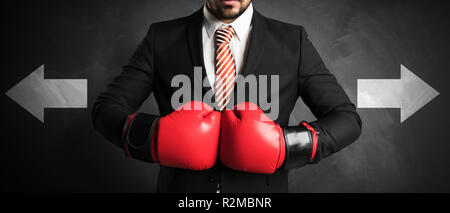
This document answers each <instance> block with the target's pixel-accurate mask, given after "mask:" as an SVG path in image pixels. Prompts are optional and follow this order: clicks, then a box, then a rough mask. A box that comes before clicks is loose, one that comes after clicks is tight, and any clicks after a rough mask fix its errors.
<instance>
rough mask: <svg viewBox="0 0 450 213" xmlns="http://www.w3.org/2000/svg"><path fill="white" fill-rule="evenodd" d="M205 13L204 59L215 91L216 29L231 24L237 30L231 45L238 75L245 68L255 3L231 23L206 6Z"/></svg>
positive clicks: (203, 33)
mask: <svg viewBox="0 0 450 213" xmlns="http://www.w3.org/2000/svg"><path fill="white" fill-rule="evenodd" d="M203 15H204V21H203V29H202V37H203V59H204V63H205V69H206V74H207V76H208V80H209V83H210V85H211V86H212V88H213V91H215V88H214V84H215V82H216V65H215V64H216V54H215V52H216V37H215V33H216V30H217V29H221V28H223V27H227V26H229V25H231V26H232V27H233V29H234V31H235V32H236V34H235V35H234V36H233V38H232V39H231V44H230V45H231V53H232V54H233V58H234V60H235V64H236V72H237V73H236V75H237V74H239V73H241V72H242V69H243V68H244V64H245V59H246V56H247V50H248V46H249V43H250V42H249V41H250V35H251V31H252V25H251V22H252V18H253V5H252V4H251V3H250V6H249V7H248V8H247V10H246V11H245V12H244V13H243V14H242V15H241V16H239V17H238V18H237V19H236V20H234V21H233V22H232V23H230V24H225V23H223V22H221V21H219V20H218V19H217V18H216V17H215V16H214V15H213V14H212V13H211V12H209V10H208V9H207V8H206V6H204V7H203Z"/></svg>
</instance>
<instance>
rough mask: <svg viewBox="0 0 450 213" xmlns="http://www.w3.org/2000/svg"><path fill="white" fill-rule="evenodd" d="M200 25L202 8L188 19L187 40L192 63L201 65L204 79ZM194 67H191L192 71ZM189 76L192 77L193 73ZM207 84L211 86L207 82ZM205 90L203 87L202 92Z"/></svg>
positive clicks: (195, 65) (201, 23)
mask: <svg viewBox="0 0 450 213" xmlns="http://www.w3.org/2000/svg"><path fill="white" fill-rule="evenodd" d="M202 27H203V8H202V9H200V10H198V11H197V12H195V13H194V14H193V15H192V19H191V20H190V21H189V24H188V28H187V40H188V44H189V51H190V55H191V60H192V65H193V66H194V67H202V78H203V79H204V78H205V77H207V75H206V70H205V64H204V59H203V38H202ZM194 67H192V72H194ZM191 77H193V75H192V76H191ZM203 79H202V80H203ZM208 86H209V87H211V85H209V83H208ZM207 90H208V88H203V93H205V92H207Z"/></svg>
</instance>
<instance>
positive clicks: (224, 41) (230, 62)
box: [215, 26, 236, 111]
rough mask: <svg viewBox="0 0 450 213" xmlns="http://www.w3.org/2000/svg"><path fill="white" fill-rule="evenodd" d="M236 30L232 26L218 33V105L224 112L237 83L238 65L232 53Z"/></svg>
mask: <svg viewBox="0 0 450 213" xmlns="http://www.w3.org/2000/svg"><path fill="white" fill-rule="evenodd" d="M233 35H234V29H233V27H231V26H228V27H225V28H222V29H219V30H217V31H216V43H217V50H216V83H215V88H216V103H217V105H218V107H219V109H220V111H222V110H223V109H224V108H225V107H226V105H227V104H228V102H229V101H230V95H231V93H232V91H233V89H234V84H235V82H236V65H235V61H234V58H233V54H232V53H231V46H230V43H231V38H233Z"/></svg>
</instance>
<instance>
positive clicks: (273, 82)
mask: <svg viewBox="0 0 450 213" xmlns="http://www.w3.org/2000/svg"><path fill="white" fill-rule="evenodd" d="M269 83H270V88H269ZM171 87H172V88H178V89H177V90H176V91H175V92H174V93H173V95H172V98H171V104H172V108H174V109H178V108H180V107H181V106H183V104H184V103H186V102H188V101H191V100H196V101H202V102H204V103H207V104H209V105H210V106H213V107H214V108H215V109H216V110H218V105H217V104H216V103H215V93H214V90H213V88H214V87H211V85H210V83H209V81H208V78H207V77H205V78H204V77H203V74H202V68H201V67H195V68H194V82H191V79H190V78H189V76H186V75H177V76H175V77H173V79H172V82H171ZM203 88H210V90H208V91H207V92H206V93H205V94H204V95H203ZM234 89H235V92H233V94H231V99H230V102H229V103H228V104H227V106H226V108H227V109H233V107H234V106H235V105H236V104H238V103H243V102H247V101H248V102H252V103H255V104H257V105H259V106H260V108H261V109H262V110H263V111H266V112H267V113H266V114H267V116H268V117H269V118H270V119H272V120H276V119H277V118H278V115H279V112H280V104H279V103H280V100H279V98H280V95H279V92H280V76H279V75H270V76H267V75H258V76H255V75H248V76H246V77H244V76H242V75H239V76H238V77H237V79H236V86H235V88H234ZM269 90H270V91H269ZM235 94H236V95H235ZM269 94H270V95H269ZM194 107H200V108H201V106H194ZM196 110H199V109H196ZM250 110H256V109H250Z"/></svg>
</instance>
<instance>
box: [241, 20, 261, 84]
mask: <svg viewBox="0 0 450 213" xmlns="http://www.w3.org/2000/svg"><path fill="white" fill-rule="evenodd" d="M252 25H253V29H252V34H251V37H250V45H249V48H248V52H247V59H246V61H245V65H244V69H243V71H242V73H241V75H243V76H247V75H251V74H256V73H257V70H255V68H256V65H257V64H258V62H259V57H260V56H261V54H262V52H263V51H264V46H265V41H266V25H265V22H264V17H263V16H261V14H259V13H258V12H256V11H255V12H254V14H253V18H252Z"/></svg>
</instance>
